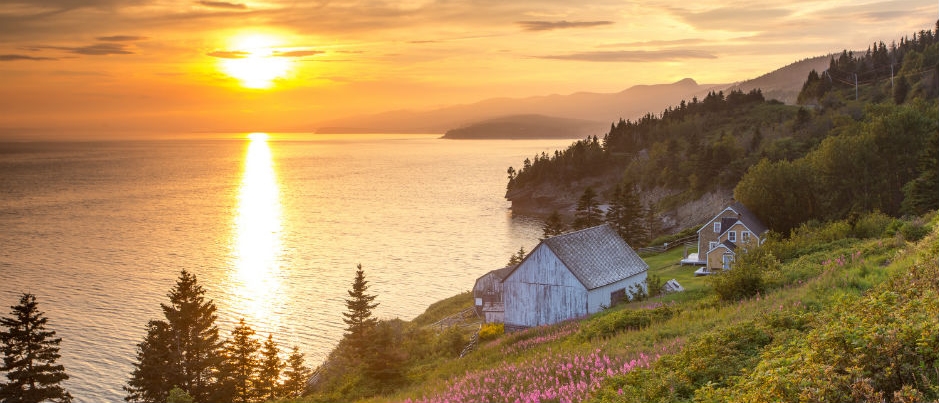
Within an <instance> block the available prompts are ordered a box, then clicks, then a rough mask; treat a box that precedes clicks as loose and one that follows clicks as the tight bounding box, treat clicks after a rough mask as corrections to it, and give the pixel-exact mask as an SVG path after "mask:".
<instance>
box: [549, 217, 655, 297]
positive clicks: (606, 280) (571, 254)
mask: <svg viewBox="0 0 939 403" xmlns="http://www.w3.org/2000/svg"><path fill="white" fill-rule="evenodd" d="M542 242H543V243H544V244H545V245H546V246H547V247H548V248H550V249H551V251H552V252H554V254H555V255H556V256H557V257H558V259H560V260H561V262H563V263H564V265H565V266H567V268H568V269H569V270H570V271H571V273H573V274H574V276H575V277H577V279H578V280H580V282H581V283H582V284H583V285H584V287H586V288H587V289H588V290H592V289H594V288H598V287H602V286H605V285H607V284H611V283H615V282H617V281H620V280H622V279H625V278H628V277H632V276H634V275H636V274H639V273H642V272H644V271H647V270H649V265H648V264H646V262H645V261H643V260H642V258H640V257H639V255H637V254H636V252H635V251H633V249H632V248H630V247H629V245H627V244H626V241H624V240H623V238H621V237H620V236H619V234H617V233H616V231H615V230H614V229H613V228H612V227H610V226H609V225H607V224H603V225H601V226H598V227H593V228H587V229H584V230H580V231H575V232H571V233H567V234H564V235H558V236H556V237H553V238H548V239H545V240H544V241H542Z"/></svg>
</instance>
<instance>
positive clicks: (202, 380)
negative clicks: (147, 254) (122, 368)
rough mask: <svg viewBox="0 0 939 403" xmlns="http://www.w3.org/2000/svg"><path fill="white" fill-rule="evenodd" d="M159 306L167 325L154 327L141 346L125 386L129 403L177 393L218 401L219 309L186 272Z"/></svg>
mask: <svg viewBox="0 0 939 403" xmlns="http://www.w3.org/2000/svg"><path fill="white" fill-rule="evenodd" d="M167 296H168V297H169V299H170V303H169V304H160V306H161V307H162V308H163V315H164V317H165V318H166V320H165V321H151V322H150V323H149V324H148V326H147V336H146V338H145V339H144V341H143V342H141V343H140V344H138V345H137V362H136V363H134V371H133V372H132V373H131V379H130V380H129V381H128V382H127V385H126V386H124V390H125V391H126V392H127V396H126V397H125V398H124V400H127V401H129V402H148V403H149V402H153V403H158V402H163V401H165V399H166V397H167V394H168V393H169V390H170V389H171V388H173V387H179V388H180V389H182V390H184V391H186V392H187V393H189V394H190V395H191V396H192V397H193V399H195V400H196V401H199V402H207V401H213V400H218V399H219V396H218V393H219V382H218V379H217V375H218V373H219V369H220V366H221V364H222V356H221V347H222V343H221V342H220V341H219V335H218V327H217V326H216V325H215V320H216V319H217V316H216V314H215V311H216V307H215V303H214V302H213V301H212V300H208V301H206V300H205V290H204V289H203V288H202V286H201V285H199V284H198V281H197V279H196V276H195V275H193V274H191V273H189V272H188V271H186V270H183V271H182V272H181V273H180V275H179V279H178V280H177V281H176V286H175V287H173V288H172V289H171V290H170V292H169V293H168V294H167Z"/></svg>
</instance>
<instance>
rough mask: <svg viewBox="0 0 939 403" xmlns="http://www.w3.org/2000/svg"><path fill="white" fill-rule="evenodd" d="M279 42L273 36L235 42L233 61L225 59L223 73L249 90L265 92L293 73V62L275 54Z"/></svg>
mask: <svg viewBox="0 0 939 403" xmlns="http://www.w3.org/2000/svg"><path fill="white" fill-rule="evenodd" d="M279 44H280V40H279V39H278V38H277V37H275V36H272V35H266V34H250V35H242V36H238V37H235V38H234V39H233V40H232V46H231V51H230V52H229V53H231V54H232V55H233V56H232V58H226V59H223V60H222V62H221V68H222V71H223V72H224V73H225V74H227V75H228V76H230V77H233V78H235V79H237V80H238V81H240V82H241V85H242V86H244V87H247V88H254V89H266V88H271V87H272V86H273V85H274V81H275V80H277V79H280V78H284V77H286V76H287V73H289V72H290V68H291V61H290V58H287V57H281V56H278V55H277V52H276V51H275V49H276V47H277V46H278V45H279Z"/></svg>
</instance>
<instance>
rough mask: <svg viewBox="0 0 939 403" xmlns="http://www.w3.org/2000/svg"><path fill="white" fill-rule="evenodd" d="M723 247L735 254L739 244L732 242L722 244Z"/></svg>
mask: <svg viewBox="0 0 939 403" xmlns="http://www.w3.org/2000/svg"><path fill="white" fill-rule="evenodd" d="M721 245H723V246H724V247H725V248H727V249H729V250H730V251H731V252H733V251H734V250H736V249H737V244H735V243H733V242H730V241H724V242H721Z"/></svg>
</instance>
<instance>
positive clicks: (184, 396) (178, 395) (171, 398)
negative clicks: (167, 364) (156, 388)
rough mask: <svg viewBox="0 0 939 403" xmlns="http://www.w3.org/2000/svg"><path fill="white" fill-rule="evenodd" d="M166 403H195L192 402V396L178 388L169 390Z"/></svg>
mask: <svg viewBox="0 0 939 403" xmlns="http://www.w3.org/2000/svg"><path fill="white" fill-rule="evenodd" d="M166 403H195V401H194V400H192V396H189V394H188V393H186V391H185V390H182V389H180V388H179V386H176V387H174V388H173V389H170V393H169V395H168V396H167V397H166Z"/></svg>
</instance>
